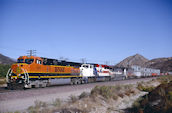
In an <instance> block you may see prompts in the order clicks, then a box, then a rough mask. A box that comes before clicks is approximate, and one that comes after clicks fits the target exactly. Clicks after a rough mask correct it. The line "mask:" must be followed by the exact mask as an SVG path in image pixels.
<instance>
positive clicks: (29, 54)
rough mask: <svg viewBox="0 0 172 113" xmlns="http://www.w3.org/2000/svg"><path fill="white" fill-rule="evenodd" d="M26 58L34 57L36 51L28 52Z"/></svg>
mask: <svg viewBox="0 0 172 113" xmlns="http://www.w3.org/2000/svg"><path fill="white" fill-rule="evenodd" d="M27 56H36V50H28V51H27Z"/></svg>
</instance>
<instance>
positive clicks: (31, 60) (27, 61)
mask: <svg viewBox="0 0 172 113" xmlns="http://www.w3.org/2000/svg"><path fill="white" fill-rule="evenodd" d="M33 61H34V59H25V63H27V64H31V63H32V62H33Z"/></svg>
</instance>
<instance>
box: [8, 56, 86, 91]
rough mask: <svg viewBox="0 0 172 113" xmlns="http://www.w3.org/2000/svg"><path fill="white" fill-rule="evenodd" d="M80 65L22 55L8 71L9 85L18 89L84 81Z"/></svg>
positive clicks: (10, 87)
mask: <svg viewBox="0 0 172 113" xmlns="http://www.w3.org/2000/svg"><path fill="white" fill-rule="evenodd" d="M80 65H81V64H80V63H74V62H66V61H58V60H55V59H48V58H42V57H36V56H21V57H19V58H18V60H17V63H15V64H13V65H12V66H11V68H10V69H9V71H8V73H7V76H6V79H7V86H8V88H9V89H16V88H31V87H46V86H49V85H54V84H65V83H71V84H77V83H82V82H83V81H82V76H80V70H79V67H80Z"/></svg>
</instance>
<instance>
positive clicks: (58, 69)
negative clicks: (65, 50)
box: [55, 67, 64, 72]
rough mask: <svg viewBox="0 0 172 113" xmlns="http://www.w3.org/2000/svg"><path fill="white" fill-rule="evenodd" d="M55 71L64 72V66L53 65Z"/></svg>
mask: <svg viewBox="0 0 172 113" xmlns="http://www.w3.org/2000/svg"><path fill="white" fill-rule="evenodd" d="M55 72H64V67H55Z"/></svg>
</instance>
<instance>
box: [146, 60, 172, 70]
mask: <svg viewBox="0 0 172 113" xmlns="http://www.w3.org/2000/svg"><path fill="white" fill-rule="evenodd" d="M145 66H146V67H150V68H156V69H160V70H161V72H169V71H171V72H172V57H168V58H156V59H152V60H149V61H148V62H146V63H145Z"/></svg>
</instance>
